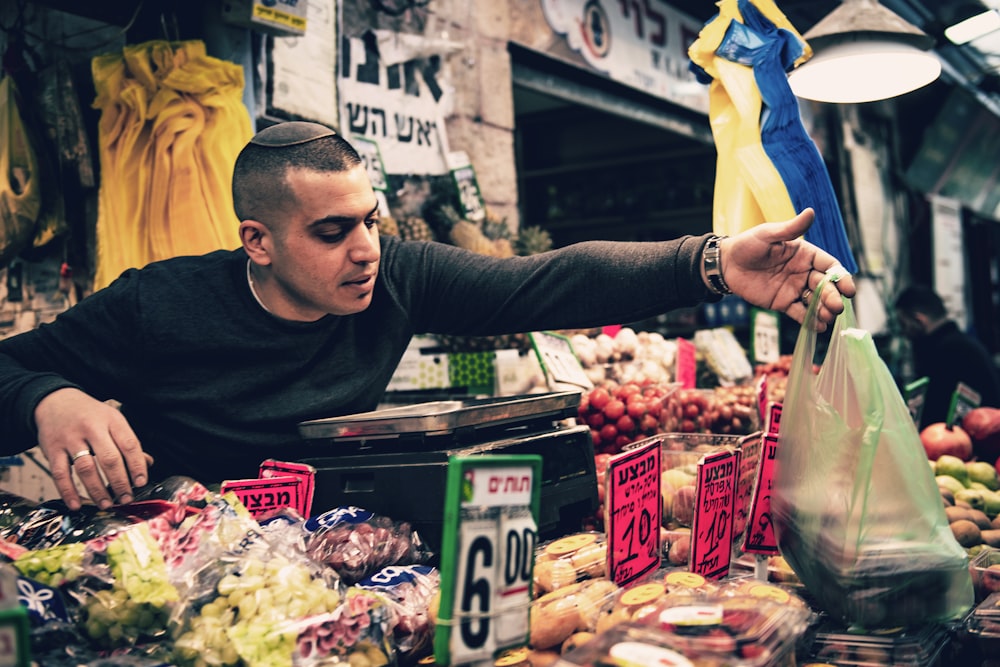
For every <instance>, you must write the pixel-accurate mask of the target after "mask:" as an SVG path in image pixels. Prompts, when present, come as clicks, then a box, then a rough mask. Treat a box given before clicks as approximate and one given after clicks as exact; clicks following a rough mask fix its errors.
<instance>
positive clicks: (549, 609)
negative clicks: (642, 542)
mask: <svg viewBox="0 0 1000 667" xmlns="http://www.w3.org/2000/svg"><path fill="white" fill-rule="evenodd" d="M618 591H619V588H618V586H617V585H615V583H614V582H612V581H610V580H608V579H588V580H586V581H579V582H576V583H574V584H570V585H568V586H564V587H562V588H559V589H557V590H554V591H552V592H550V593H546V594H545V595H542V596H541V597H539V598H537V599H535V601H534V602H532V603H531V612H530V640H529V643H530V644H531V647H532V648H534V649H540V650H544V649H550V648H553V647H559V646H561V645H562V644H563V642H565V641H566V640H567V639H568V638H569V637H570V636H571V635H573V634H575V633H577V632H594V631H596V630H597V623H598V619H599V618H600V616H601V614H602V611H603V610H604V609H605V608H606V607H607V605H609V604H611V602H612V601H613V600H614V598H615V595H617V593H618Z"/></svg>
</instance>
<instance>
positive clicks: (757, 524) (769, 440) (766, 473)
mask: <svg viewBox="0 0 1000 667" xmlns="http://www.w3.org/2000/svg"><path fill="white" fill-rule="evenodd" d="M777 459H778V435H777V433H765V434H764V446H763V449H762V450H761V456H760V466H759V468H758V470H757V485H756V488H755V489H754V494H753V503H752V504H751V506H750V520H749V523H748V525H747V532H746V537H745V538H744V540H743V551H745V552H746V553H751V554H767V555H773V554H776V553H778V540H777V539H776V538H775V536H774V525H773V524H772V523H771V487H772V486H773V484H774V464H775V461H777Z"/></svg>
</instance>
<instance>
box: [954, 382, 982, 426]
mask: <svg viewBox="0 0 1000 667" xmlns="http://www.w3.org/2000/svg"><path fill="white" fill-rule="evenodd" d="M981 402H982V396H980V395H979V392H977V391H976V390H975V389H973V388H972V387H970V386H969V385H967V384H965V383H964V382H959V383H958V386H957V387H955V393H953V394H952V395H951V405H950V406H949V407H948V418H947V419H946V420H945V423H946V424H947V425H948V428H951V427H952V426H954V425H955V424H961V423H962V420H963V419H964V418H965V415H967V414H969V412H970V411H972V410H974V409H976V408H978V407H979V404H980V403H981Z"/></svg>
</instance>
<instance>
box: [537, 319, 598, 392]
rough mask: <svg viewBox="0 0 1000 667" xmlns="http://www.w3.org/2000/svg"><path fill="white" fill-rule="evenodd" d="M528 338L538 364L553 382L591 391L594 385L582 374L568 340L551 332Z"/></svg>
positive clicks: (543, 332) (578, 361) (541, 332)
mask: <svg viewBox="0 0 1000 667" xmlns="http://www.w3.org/2000/svg"><path fill="white" fill-rule="evenodd" d="M528 337H529V338H530V339H531V346H532V347H533V348H535V354H536V355H538V363H540V364H541V365H542V370H544V371H545V375H546V376H548V377H549V378H551V379H552V381H553V382H555V383H565V384H571V385H574V386H577V387H583V388H584V389H593V387H594V383H593V382H591V381H590V378H589V377H587V373H586V372H584V370H583V364H581V363H580V358H579V357H577V356H576V352H575V351H574V350H573V344H572V343H570V340H569V338H567V337H566V336H564V335H562V334H557V333H553V332H551V331H534V332H532V333H530V334H528Z"/></svg>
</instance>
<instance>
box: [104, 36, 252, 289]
mask: <svg viewBox="0 0 1000 667" xmlns="http://www.w3.org/2000/svg"><path fill="white" fill-rule="evenodd" d="M91 70H92V74H93V78H94V85H95V88H96V91H97V96H96V98H95V100H94V103H93V106H94V108H95V109H99V110H100V111H101V119H100V124H99V127H98V138H99V142H100V158H101V174H102V176H101V187H100V192H99V198H98V201H99V209H98V221H97V270H96V275H95V277H94V287H95V289H99V288H101V287H104V286H106V285H108V284H109V283H110V282H111V281H112V280H114V279H115V278H117V277H118V275H120V274H121V272H122V271H124V270H125V269H128V268H132V267H141V266H144V265H145V264H148V263H149V262H152V261H156V260H159V259H165V258H168V257H175V256H178V255H197V254H202V253H205V252H210V251H212V250H218V249H221V248H235V247H237V246H238V245H239V243H240V240H239V234H238V227H239V221H238V220H237V219H236V214H235V213H234V212H233V200H232V190H231V180H232V173H233V164H234V162H235V161H236V156H237V155H238V154H239V152H240V150H241V149H242V148H243V146H244V145H245V144H246V142H247V141H248V140H249V139H250V137H251V135H252V127H251V123H250V116H249V114H248V113H247V110H246V108H245V107H244V106H243V100H242V96H243V85H244V80H243V70H242V68H240V66H239V65H236V64H235V63H230V62H226V61H223V60H219V59H216V58H212V57H210V56H208V55H207V54H206V51H205V45H204V43H203V42H201V41H197V40H192V41H185V42H167V41H163V40H155V41H151V42H146V43H143V44H137V45H131V46H126V47H125V48H124V49H123V51H122V53H120V54H107V55H102V56H98V57H96V58H94V59H93V61H92V63H91Z"/></svg>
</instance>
